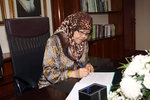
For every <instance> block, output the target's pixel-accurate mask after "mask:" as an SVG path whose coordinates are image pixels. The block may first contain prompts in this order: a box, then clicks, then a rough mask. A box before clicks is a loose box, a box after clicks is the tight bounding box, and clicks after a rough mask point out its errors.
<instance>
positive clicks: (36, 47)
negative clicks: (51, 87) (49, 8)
mask: <svg viewBox="0 0 150 100" xmlns="http://www.w3.org/2000/svg"><path fill="white" fill-rule="evenodd" d="M4 22H5V29H6V33H7V39H8V44H9V48H10V53H11V57H12V63H13V70H14V80H15V95H22V94H23V93H25V92H27V91H30V90H33V89H36V88H38V82H39V79H40V76H41V73H42V62H43V55H44V51H45V45H46V42H47V39H48V38H49V36H50V32H49V19H48V18H47V17H36V18H24V19H20V18H19V19H6V20H5V21H4Z"/></svg>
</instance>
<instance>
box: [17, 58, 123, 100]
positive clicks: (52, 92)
mask: <svg viewBox="0 0 150 100" xmlns="http://www.w3.org/2000/svg"><path fill="white" fill-rule="evenodd" d="M90 59H91V63H92V64H93V65H94V66H95V71H99V72H106V71H109V72H115V73H116V74H115V76H114V79H115V80H114V81H113V84H116V83H117V82H119V81H120V79H121V77H120V76H121V74H120V71H119V70H116V68H114V67H113V66H114V63H113V61H111V60H110V59H101V58H93V57H92V58H90ZM79 80H80V79H68V80H64V81H62V82H59V83H57V84H55V85H51V86H48V87H45V88H42V89H37V90H34V91H30V92H28V93H25V94H23V96H17V97H16V98H15V100H29V99H31V98H32V100H65V98H66V97H67V95H68V94H69V93H70V91H71V90H72V88H73V86H74V84H75V83H76V82H77V81H79Z"/></svg>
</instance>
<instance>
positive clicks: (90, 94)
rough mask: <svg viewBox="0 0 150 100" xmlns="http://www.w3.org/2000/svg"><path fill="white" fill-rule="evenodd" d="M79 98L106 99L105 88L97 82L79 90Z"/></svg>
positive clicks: (87, 99) (89, 99) (80, 99)
mask: <svg viewBox="0 0 150 100" xmlns="http://www.w3.org/2000/svg"><path fill="white" fill-rule="evenodd" d="M79 100H107V88H106V86H104V85H100V84H97V83H94V84H91V85H90V86H87V87H85V88H83V89H81V90H79Z"/></svg>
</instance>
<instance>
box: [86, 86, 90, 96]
mask: <svg viewBox="0 0 150 100" xmlns="http://www.w3.org/2000/svg"><path fill="white" fill-rule="evenodd" d="M86 93H88V94H89V93H90V86H88V87H87V88H86Z"/></svg>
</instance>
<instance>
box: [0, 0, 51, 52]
mask: <svg viewBox="0 0 150 100" xmlns="http://www.w3.org/2000/svg"><path fill="white" fill-rule="evenodd" d="M46 2H47V16H48V17H49V22H50V33H53V27H52V18H51V0H46ZM5 7H6V18H10V13H9V6H8V0H5ZM0 45H1V48H2V52H3V53H9V47H8V41H7V37H6V32H5V27H4V26H0Z"/></svg>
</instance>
